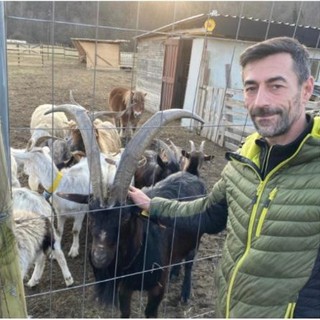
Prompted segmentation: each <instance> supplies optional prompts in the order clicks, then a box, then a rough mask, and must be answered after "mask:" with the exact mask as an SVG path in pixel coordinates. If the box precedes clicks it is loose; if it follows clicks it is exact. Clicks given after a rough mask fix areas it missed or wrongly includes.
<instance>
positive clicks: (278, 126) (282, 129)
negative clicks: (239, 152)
mask: <svg viewBox="0 0 320 320" xmlns="http://www.w3.org/2000/svg"><path fill="white" fill-rule="evenodd" d="M300 102H301V101H300V97H299V95H297V96H296V97H295V98H294V99H293V101H292V103H291V104H290V106H289V108H280V107H278V106H271V107H261V108H256V109H255V110H253V111H252V112H251V113H250V116H251V119H252V122H253V124H254V126H255V128H256V130H257V131H258V133H259V134H260V135H261V136H262V137H265V138H271V137H278V136H281V135H283V134H285V133H287V132H288V131H289V129H290V128H291V125H292V124H293V123H294V122H295V121H296V120H297V119H298V118H299V116H300V111H301V108H300ZM273 115H275V117H274V119H272V120H270V121H272V122H271V124H270V123H269V124H267V125H265V126H264V125H263V124H261V123H259V121H256V117H263V116H273ZM261 121H263V120H261V119H260V122H261ZM267 121H269V120H267Z"/></svg>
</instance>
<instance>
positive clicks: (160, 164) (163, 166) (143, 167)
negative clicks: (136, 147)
mask: <svg viewBox="0 0 320 320" xmlns="http://www.w3.org/2000/svg"><path fill="white" fill-rule="evenodd" d="M155 142H156V143H157V144H159V146H160V147H162V149H163V150H164V152H165V154H166V159H167V160H166V161H163V160H162V158H161V156H160V154H159V152H157V151H154V150H145V151H144V153H143V156H142V159H141V160H140V161H139V165H138V168H137V170H136V171H135V173H134V185H135V187H137V188H140V189H141V188H142V187H148V186H151V185H154V184H155V183H156V182H158V181H160V180H162V179H164V178H165V177H167V176H169V175H170V174H172V173H174V172H177V171H179V170H180V168H179V163H178V162H177V161H176V158H175V157H174V155H173V153H172V151H171V149H170V148H169V146H168V145H167V144H166V143H165V142H164V141H162V140H156V141H155Z"/></svg>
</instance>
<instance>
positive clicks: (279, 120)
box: [243, 53, 306, 138]
mask: <svg viewBox="0 0 320 320" xmlns="http://www.w3.org/2000/svg"><path fill="white" fill-rule="evenodd" d="M243 83H244V98H245V106H246V108H247V109H248V112H249V114H250V116H251V119H252V121H253V123H254V125H255V127H256V129H257V131H258V132H259V133H260V134H261V135H262V136H263V137H266V138H272V137H279V136H283V135H286V134H288V132H290V130H291V128H292V125H294V124H295V122H297V121H299V119H301V117H302V113H304V107H303V106H302V100H303V102H304V103H305V102H306V101H305V99H304V97H303V94H302V87H303V86H300V85H299V84H298V78H297V75H296V74H295V73H294V71H293V60H292V58H291V56H290V54H288V53H278V54H274V55H270V56H268V57H266V58H263V59H261V60H257V61H254V62H250V63H248V64H247V65H246V66H245V67H244V69H243Z"/></svg>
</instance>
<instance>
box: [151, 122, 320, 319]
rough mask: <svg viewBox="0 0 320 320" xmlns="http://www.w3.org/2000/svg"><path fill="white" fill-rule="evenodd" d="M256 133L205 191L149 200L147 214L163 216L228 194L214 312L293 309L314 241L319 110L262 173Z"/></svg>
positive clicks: (317, 238) (236, 314) (319, 218)
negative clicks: (289, 149) (307, 130)
mask: <svg viewBox="0 0 320 320" xmlns="http://www.w3.org/2000/svg"><path fill="white" fill-rule="evenodd" d="M258 138H259V135H258V134H257V133H255V134H252V135H251V136H249V137H248V138H247V139H246V141H245V143H244V145H243V146H242V148H241V149H240V150H239V153H232V154H230V155H229V163H228V164H227V165H226V167H225V168H224V170H223V172H222V176H221V179H220V180H219V181H218V183H217V184H216V185H215V186H214V187H213V189H212V191H211V193H210V194H209V195H208V197H206V198H202V199H198V200H196V201H192V202H190V203H187V204H186V203H184V204H183V203H180V202H176V201H174V202H170V201H167V200H163V199H160V198H154V199H152V201H151V206H150V215H151V217H154V218H157V219H159V220H160V221H161V218H160V216H164V217H168V216H170V217H176V216H177V215H178V216H184V217H186V216H192V215H194V214H195V213H197V212H203V211H204V210H209V209H210V207H211V206H213V205H214V204H215V203H217V202H221V201H222V199H225V198H226V200H227V204H228V221H227V238H226V241H225V245H224V250H223V255H222V258H221V261H220V265H219V267H218V269H217V270H216V273H215V285H216V288H217V290H218V301H217V304H216V315H217V317H220V318H265V317H267V318H290V317H293V314H294V309H295V304H296V302H297V299H298V296H299V292H300V291H301V289H302V288H303V287H304V286H305V284H306V283H307V281H308V280H309V278H310V277H311V273H312V271H313V269H314V265H315V262H316V259H317V254H318V252H319V248H320V118H319V117H316V118H314V125H313V129H312V132H311V134H308V135H307V136H306V137H305V139H304V140H303V142H302V143H301V144H300V147H299V148H298V150H297V151H296V152H295V153H294V155H293V156H291V157H290V158H288V159H287V160H285V161H283V162H282V163H280V164H279V165H278V166H276V167H275V168H274V169H273V170H271V171H270V172H269V173H268V174H267V176H266V177H265V178H264V180H262V179H261V176H260V174H259V165H260V164H259V153H260V148H259V147H258V146H257V144H256V143H255V140H256V139H258ZM204 208H205V209H204ZM186 227H187V226H186ZM317 277H318V276H317ZM317 289H318V288H317ZM317 294H319V292H317ZM317 312H318V311H317Z"/></svg>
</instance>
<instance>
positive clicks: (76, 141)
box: [67, 119, 121, 154]
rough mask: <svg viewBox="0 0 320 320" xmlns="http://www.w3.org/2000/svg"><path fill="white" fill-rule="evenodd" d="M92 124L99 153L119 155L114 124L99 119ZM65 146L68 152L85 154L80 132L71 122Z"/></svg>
mask: <svg viewBox="0 0 320 320" xmlns="http://www.w3.org/2000/svg"><path fill="white" fill-rule="evenodd" d="M93 124H94V129H95V136H96V139H97V142H98V145H99V148H100V151H101V152H102V153H104V154H109V153H119V151H120V148H121V139H120V136H119V133H118V131H117V128H116V127H115V126H114V124H113V123H111V122H109V121H102V120H100V119H95V120H94V122H93ZM67 144H68V146H69V148H70V151H82V152H85V148H84V144H83V140H82V136H81V133H80V130H79V129H78V128H77V125H76V123H75V122H74V121H72V120H71V121H70V135H69V137H68V138H67Z"/></svg>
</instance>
